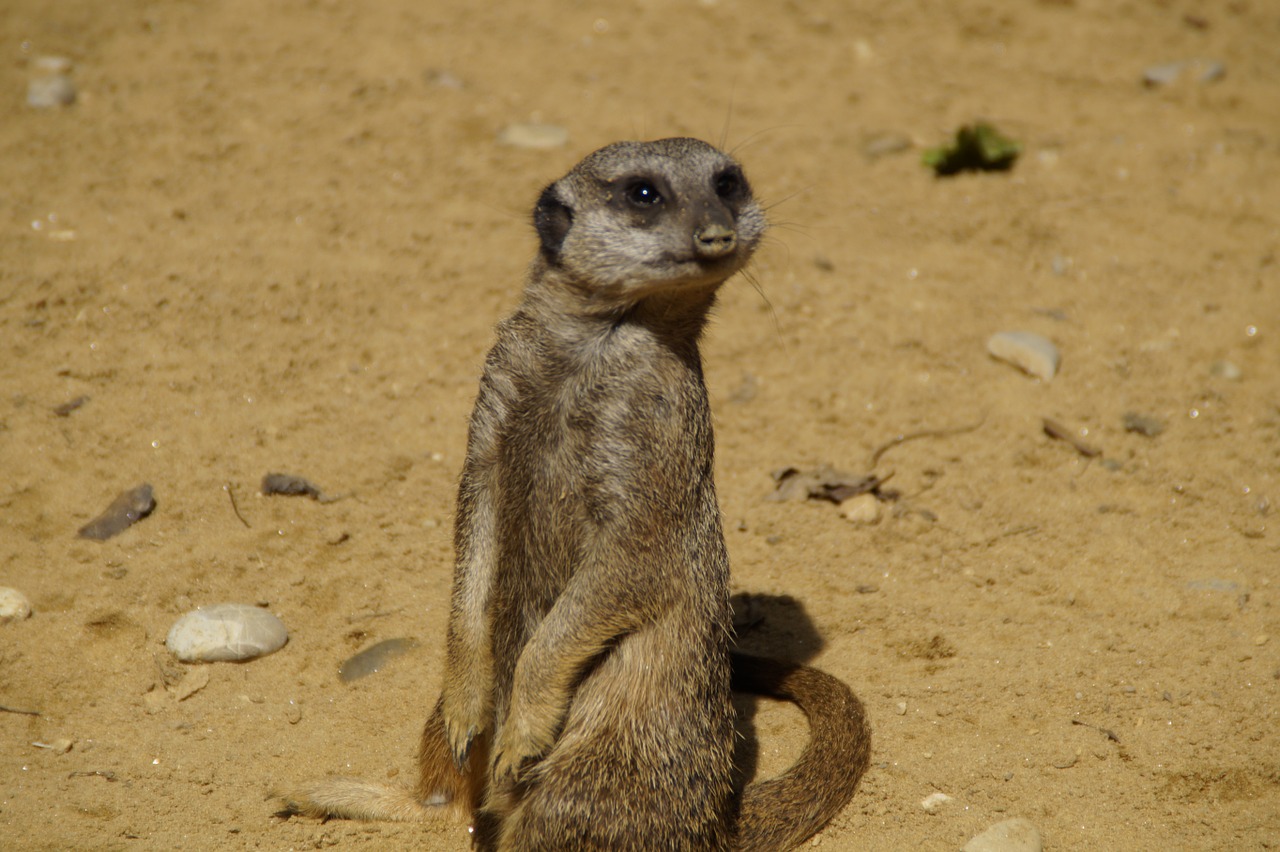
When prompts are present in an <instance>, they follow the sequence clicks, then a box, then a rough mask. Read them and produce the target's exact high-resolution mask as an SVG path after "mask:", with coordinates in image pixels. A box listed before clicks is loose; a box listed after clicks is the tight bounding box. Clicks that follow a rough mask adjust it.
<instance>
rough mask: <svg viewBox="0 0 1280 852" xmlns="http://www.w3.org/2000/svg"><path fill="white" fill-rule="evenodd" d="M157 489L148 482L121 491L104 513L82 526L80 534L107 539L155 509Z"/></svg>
mask: <svg viewBox="0 0 1280 852" xmlns="http://www.w3.org/2000/svg"><path fill="white" fill-rule="evenodd" d="M155 508H156V498H155V491H154V490H153V489H152V488H151V486H150V485H148V484H147V483H145V482H144V483H142V484H141V485H139V486H137V487H136V488H130V489H129V490H128V491H123V492H121V493H120V494H119V495H118V496H117V497H116V499H114V500H112V501H111V505H110V506H108V507H107V508H106V509H105V510H103V512H102V514H101V515H99V516H98V517H96V518H94V519H93V520H92V521H90V522H89V523H87V524H85V525H84V526H82V527H81V528H80V532H79V536H80V537H81V538H88V539H92V540H94V541H106V540H107V539H109V538H111V537H112V536H114V535H119V534H120V533H122V532H124V531H125V530H127V529H128V528H129V527H131V526H133V525H134V524H136V523H137V522H138V521H140V520H142V519H143V518H145V517H147V516H148V515H150V514H151V513H152V512H154V511H155Z"/></svg>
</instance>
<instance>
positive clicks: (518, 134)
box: [498, 124, 569, 150]
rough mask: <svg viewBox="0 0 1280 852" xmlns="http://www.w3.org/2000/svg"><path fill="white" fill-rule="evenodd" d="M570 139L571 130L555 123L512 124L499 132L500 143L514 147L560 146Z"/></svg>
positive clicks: (542, 148)
mask: <svg viewBox="0 0 1280 852" xmlns="http://www.w3.org/2000/svg"><path fill="white" fill-rule="evenodd" d="M568 141H569V131H568V130H565V129H564V128H563V127H560V126H558V125H555V124H511V125H508V126H506V127H504V128H502V131H501V132H500V133H499V134H498V143H499V144H501V145H510V146H511V147H513V148H534V149H538V150H544V149H548V148H560V147H562V146H563V145H564V144H565V143H567V142H568Z"/></svg>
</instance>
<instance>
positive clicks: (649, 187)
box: [626, 180, 662, 207]
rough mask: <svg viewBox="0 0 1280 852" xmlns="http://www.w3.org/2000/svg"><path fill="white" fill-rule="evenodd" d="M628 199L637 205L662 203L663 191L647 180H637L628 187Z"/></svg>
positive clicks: (647, 205) (644, 205) (648, 205)
mask: <svg viewBox="0 0 1280 852" xmlns="http://www.w3.org/2000/svg"><path fill="white" fill-rule="evenodd" d="M626 196H627V201H630V202H631V203H632V204H634V205H635V206H637V207H652V206H654V205H655V204H661V203H662V193H661V192H659V191H658V188H657V187H656V186H654V185H653V184H652V183H650V182H649V181H647V180H637V181H635V182H634V183H631V184H628V186H627V188H626Z"/></svg>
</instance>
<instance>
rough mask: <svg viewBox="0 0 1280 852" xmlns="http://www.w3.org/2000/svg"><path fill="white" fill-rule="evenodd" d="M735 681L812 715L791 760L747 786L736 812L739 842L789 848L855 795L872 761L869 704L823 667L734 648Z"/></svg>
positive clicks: (755, 846) (752, 847)
mask: <svg viewBox="0 0 1280 852" xmlns="http://www.w3.org/2000/svg"><path fill="white" fill-rule="evenodd" d="M733 688H734V689H735V690H737V691H739V692H748V693H752V694H756V695H768V696H771V697H773V698H781V699H783V700H786V701H793V702H795V704H796V705H797V706H799V708H800V709H801V710H803V711H804V713H805V715H806V716H808V718H809V727H810V736H809V743H808V745H806V746H805V749H804V752H803V753H802V754H801V755H800V758H799V759H798V760H797V761H796V762H795V765H793V766H792V767H791V768H790V769H788V770H787V771H786V772H785V773H783V774H782V775H780V776H778V777H777V778H771V779H768V780H766V781H757V782H755V783H753V784H751V785H750V786H748V787H747V789H746V790H745V791H744V792H743V797H742V812H741V814H740V815H739V817H738V840H737V844H736V848H737V849H739V850H750V851H751V852H755V850H759V852H764V850H779V849H791V848H793V847H795V846H797V845H798V844H800V843H803V842H804V841H805V840H807V839H809V838H810V837H812V836H813V835H814V834H816V833H817V832H818V831H820V830H821V829H822V828H823V826H825V825H826V824H827V823H828V822H830V821H831V820H832V818H834V817H835V815H836V814H837V813H839V811H840V809H841V808H843V807H844V806H845V805H846V804H848V802H849V800H850V799H851V798H853V793H854V790H855V789H857V786H858V781H859V780H860V779H861V778H862V774H863V773H864V772H866V770H867V766H868V765H869V764H870V762H871V730H870V727H869V726H868V725H867V716H866V711H865V710H864V709H863V707H862V702H860V701H859V700H858V699H857V697H856V696H854V694H853V693H852V692H851V691H850V690H849V687H847V686H845V685H844V684H843V683H841V682H840V681H839V680H837V679H836V678H834V677H832V676H831V675H829V674H826V673H825V672H821V671H819V670H817V669H814V668H810V667H809V666H804V665H800V664H797V663H785V662H782V661H780V660H771V659H768V658H765V657H754V656H750V655H747V654H739V653H736V652H735V653H734V654H733Z"/></svg>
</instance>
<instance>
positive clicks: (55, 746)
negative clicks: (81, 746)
mask: <svg viewBox="0 0 1280 852" xmlns="http://www.w3.org/2000/svg"><path fill="white" fill-rule="evenodd" d="M32 745H33V746H35V747H36V748H47V749H48V750H49V751H51V752H53V753H54V754H66V753H67V752H69V751H71V747H72V746H74V745H75V741H74V740H72V739H69V738H68V737H60V738H58V739H56V740H53V741H52V742H47V743H44V742H39V741H37V742H34V743H32Z"/></svg>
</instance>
